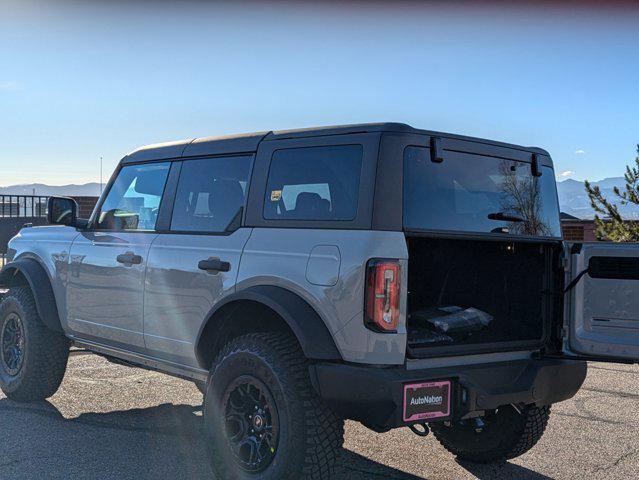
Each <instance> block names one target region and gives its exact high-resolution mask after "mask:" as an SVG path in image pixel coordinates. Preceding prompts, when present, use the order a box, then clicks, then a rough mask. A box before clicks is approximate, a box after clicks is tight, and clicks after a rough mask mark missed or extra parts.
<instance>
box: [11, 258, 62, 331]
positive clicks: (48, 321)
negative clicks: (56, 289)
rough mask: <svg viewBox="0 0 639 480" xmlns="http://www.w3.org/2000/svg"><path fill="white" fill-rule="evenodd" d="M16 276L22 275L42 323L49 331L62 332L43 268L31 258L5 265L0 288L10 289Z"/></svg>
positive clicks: (49, 282) (55, 304) (51, 290)
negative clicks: (29, 289)
mask: <svg viewBox="0 0 639 480" xmlns="http://www.w3.org/2000/svg"><path fill="white" fill-rule="evenodd" d="M18 274H22V276H23V277H24V278H25V279H26V280H27V283H28V284H29V287H30V288H31V292H32V293H33V299H34V300H35V304H36V309H37V310H38V315H40V318H41V319H42V322H43V323H44V324H45V325H46V326H47V327H48V328H49V329H50V330H53V331H56V332H62V331H63V330H62V326H61V324H60V316H59V315H58V306H57V303H56V300H55V294H54V293H53V287H52V286H51V281H50V280H49V275H47V272H46V270H45V269H44V267H43V266H42V265H40V263H38V261H37V260H34V259H32V258H22V259H19V260H16V261H15V262H10V263H7V264H6V265H5V266H4V267H3V268H2V270H0V287H3V288H10V287H11V286H12V283H13V282H12V281H13V279H14V278H15V276H16V275H18Z"/></svg>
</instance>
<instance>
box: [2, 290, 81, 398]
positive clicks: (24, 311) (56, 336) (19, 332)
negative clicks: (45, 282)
mask: <svg viewBox="0 0 639 480" xmlns="http://www.w3.org/2000/svg"><path fill="white" fill-rule="evenodd" d="M68 358H69V341H68V340H67V338H66V337H65V336H64V335H63V334H61V333H59V332H54V331H53V330H50V329H48V328H47V327H46V326H45V325H44V323H43V322H42V320H41V319H40V316H39V315H38V311H37V309H36V306H35V301H34V299H33V295H32V294H31V290H29V288H27V287H14V288H11V289H10V290H9V292H8V293H7V294H6V295H5V296H4V298H3V300H2V303H0V388H1V389H2V391H3V392H4V394H5V395H6V396H7V397H9V398H10V399H12V400H15V401H18V402H34V401H39V400H44V399H45V398H49V397H50V396H52V395H53V394H54V393H55V392H56V391H57V390H58V388H59V387H60V384H61V383H62V379H63V378H64V373H65V371H66V368H67V361H68Z"/></svg>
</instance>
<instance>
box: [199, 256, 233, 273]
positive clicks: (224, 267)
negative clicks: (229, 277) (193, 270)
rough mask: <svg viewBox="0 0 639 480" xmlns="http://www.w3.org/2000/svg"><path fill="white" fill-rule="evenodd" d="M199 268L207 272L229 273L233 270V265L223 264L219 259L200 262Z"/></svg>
mask: <svg viewBox="0 0 639 480" xmlns="http://www.w3.org/2000/svg"><path fill="white" fill-rule="evenodd" d="M197 268H199V269H200V270H206V271H207V272H228V271H229V270H230V269H231V264H230V263H229V262H223V261H222V260H220V259H219V258H209V259H207V260H200V261H199V262H198V264H197Z"/></svg>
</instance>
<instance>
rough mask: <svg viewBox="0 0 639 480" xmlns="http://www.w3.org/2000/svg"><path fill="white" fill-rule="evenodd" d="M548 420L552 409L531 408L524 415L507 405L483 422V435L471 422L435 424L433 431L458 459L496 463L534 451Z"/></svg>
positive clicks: (548, 406)
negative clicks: (447, 424) (448, 424)
mask: <svg viewBox="0 0 639 480" xmlns="http://www.w3.org/2000/svg"><path fill="white" fill-rule="evenodd" d="M549 416H550V405H547V406H543V407H535V406H532V405H531V406H528V407H525V408H524V409H523V410H521V413H519V412H517V410H515V409H514V408H513V407H512V406H510V405H508V406H505V407H501V408H499V409H498V410H497V411H496V412H495V414H494V415H490V416H486V417H485V418H483V419H482V420H483V421H484V422H485V426H484V427H483V428H482V429H481V430H480V431H477V430H476V428H477V427H476V425H475V424H474V422H473V421H472V419H471V420H467V421H465V422H464V423H460V422H458V423H453V424H451V425H450V426H446V424H444V423H433V424H431V425H430V427H431V430H432V432H433V434H434V435H435V438H437V440H439V443H441V444H442V446H443V447H444V448H445V449H446V450H448V451H449V452H451V453H452V454H454V455H455V456H457V458H459V459H461V460H468V461H471V462H475V463H494V462H504V461H506V460H509V459H511V458H515V457H518V456H520V455H523V454H524V453H526V452H527V451H528V450H530V449H531V448H532V447H534V446H535V444H536V443H537V442H538V441H539V439H540V438H541V437H542V435H543V433H544V430H545V429H546V425H547V424H548V418H549Z"/></svg>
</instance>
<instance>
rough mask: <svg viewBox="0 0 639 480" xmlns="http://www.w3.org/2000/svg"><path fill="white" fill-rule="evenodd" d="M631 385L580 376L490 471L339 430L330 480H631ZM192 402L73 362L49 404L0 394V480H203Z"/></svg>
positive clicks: (637, 418) (124, 374) (638, 374)
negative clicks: (529, 440)
mask: <svg viewBox="0 0 639 480" xmlns="http://www.w3.org/2000/svg"><path fill="white" fill-rule="evenodd" d="M638 381H639V367H637V366H625V365H624V366H619V365H612V364H591V366H590V371H589V374H588V379H587V381H586V384H585V385H584V388H583V389H582V390H581V392H580V393H579V394H578V395H577V396H576V397H575V398H574V399H572V400H569V401H566V402H564V403H562V404H559V405H556V406H555V407H554V409H553V414H552V415H551V420H550V424H549V426H548V430H547V431H546V434H545V435H544V437H543V439H542V440H541V442H540V443H539V444H538V445H537V446H536V447H535V448H534V449H533V450H532V451H531V452H529V453H527V454H526V455H524V456H522V457H520V458H518V459H516V460H514V461H511V462H509V463H507V464H505V465H502V466H477V465H472V464H461V463H458V462H456V461H455V459H454V458H453V457H452V456H451V455H450V454H448V453H447V452H446V451H445V450H444V449H443V448H441V447H440V446H439V445H438V443H437V442H436V441H435V440H434V438H433V437H432V436H429V437H428V438H426V439H422V438H420V437H417V436H415V435H413V434H412V433H411V432H410V431H408V429H401V430H396V431H393V432H390V433H386V434H376V433H373V432H371V431H369V430H367V429H366V428H364V427H362V426H361V425H359V424H356V423H353V422H348V423H347V426H346V443H345V448H344V451H343V457H342V460H341V462H340V468H339V472H338V476H337V478H338V479H384V478H392V479H419V478H426V479H448V478H454V479H470V478H480V479H488V478H491V479H492V478H496V479H501V478H503V479H512V478H515V479H548V478H557V479H574V478H585V477H588V478H602V479H603V478H605V479H607V480H612V479H617V478H618V479H628V478H637V475H638V472H639V408H638V407H639V388H638ZM201 402H202V396H201V395H200V393H199V392H198V390H197V389H196V388H195V387H194V386H193V385H192V384H191V383H189V382H185V381H182V380H177V379H174V378H171V377H168V376H166V375H162V374H159V373H153V372H147V371H144V370H138V369H133V368H128V367H123V366H117V365H113V364H111V363H108V362H107V361H106V360H104V359H102V358H100V357H97V356H94V355H91V354H86V353H84V352H76V353H75V354H74V355H73V356H72V357H71V359H70V363H69V370H68V371H67V375H66V378H65V380H64V383H63V384H62V387H61V389H60V391H59V392H58V393H57V394H56V395H55V396H54V397H52V398H51V399H50V401H48V402H45V403H40V404H26V405H25V404H18V403H15V402H12V401H10V400H8V399H6V398H5V397H4V396H3V395H2V394H1V393H0V449H1V450H2V451H3V452H4V454H3V455H2V457H1V458H0V478H1V479H38V480H40V479H43V478H47V479H75V478H78V479H79V478H81V479H129V478H131V479H139V480H144V479H164V478H167V479H168V478H170V479H205V478H206V479H209V478H212V476H213V474H212V472H211V470H210V468H209V467H208V465H207V461H206V456H205V452H204V449H203V445H202V444H203V441H202V434H201V424H202V417H201V408H200V406H201Z"/></svg>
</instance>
